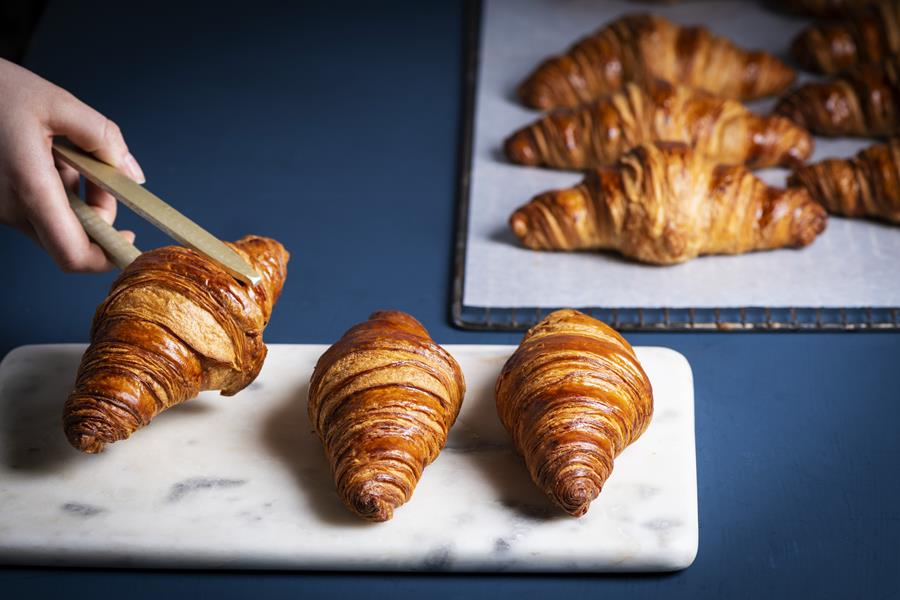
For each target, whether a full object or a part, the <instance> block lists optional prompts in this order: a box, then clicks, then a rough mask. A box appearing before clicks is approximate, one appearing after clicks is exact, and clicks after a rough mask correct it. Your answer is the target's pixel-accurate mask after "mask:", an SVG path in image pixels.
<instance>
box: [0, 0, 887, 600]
mask: <svg viewBox="0 0 900 600" xmlns="http://www.w3.org/2000/svg"><path fill="white" fill-rule="evenodd" d="M462 15H463V10H462V6H461V5H460V4H457V3H452V2H446V3H426V2H378V3H375V2H371V3H367V2H344V1H336V0H332V1H329V2H318V3H304V4H302V5H292V4H289V3H285V4H283V5H278V4H277V3H272V2H268V1H255V2H244V3H240V4H233V5H230V4H227V3H221V4H209V5H208V6H207V5H206V4H204V5H203V6H200V5H192V4H191V3H189V2H181V3H170V4H169V6H168V7H166V8H160V7H158V6H157V3H156V2H146V3H139V2H113V1H111V0H110V1H101V0H96V1H94V2H52V3H51V6H50V7H49V9H48V11H47V13H46V15H45V17H44V19H43V21H42V24H41V26H40V29H39V31H38V34H37V36H36V38H35V40H34V42H33V45H32V47H31V50H30V52H29V55H28V59H27V66H29V67H30V68H32V69H33V70H35V71H37V72H38V73H39V74H41V75H43V76H45V77H47V78H48V79H50V80H52V81H54V82H57V83H59V84H60V85H62V86H64V87H67V88H68V89H70V90H71V91H72V92H74V93H75V94H76V95H78V96H80V97H81V98H83V99H84V100H85V101H87V102H88V103H90V104H92V105H93V106H95V107H97V108H98V109H100V110H101V111H103V112H105V113H106V114H107V115H109V116H110V117H112V118H113V119H114V120H116V121H117V122H118V123H119V124H120V125H121V126H122V129H123V130H124V132H125V134H126V138H127V140H128V142H129V144H130V146H131V148H132V150H133V153H134V154H135V156H136V157H137V158H138V160H139V161H140V162H141V164H142V166H143V168H144V170H145V172H146V173H147V176H148V186H149V188H150V189H151V190H153V191H154V192H156V193H157V194H159V195H161V196H162V197H164V198H166V199H168V200H169V201H171V202H172V203H174V204H175V205H176V206H178V207H180V208H181V209H182V210H183V211H184V212H185V213H187V214H188V215H189V216H190V217H193V218H195V219H196V220H197V221H199V222H200V223H202V224H204V225H205V226H207V227H208V228H209V229H211V230H212V231H213V232H214V233H216V234H217V235H219V236H220V237H222V238H226V239H230V238H237V237H239V236H241V235H243V234H244V233H248V232H253V233H259V234H265V235H271V236H273V237H275V238H278V239H279V240H281V241H282V242H283V243H284V244H285V245H286V246H287V247H288V248H289V249H290V251H291V252H292V253H293V259H292V262H291V265H290V276H289V278H288V283H287V287H286V288H285V292H284V295H283V296H282V299H281V301H280V303H279V305H278V307H277V308H276V310H275V314H274V318H273V319H272V322H271V324H270V326H269V329H268V331H267V332H266V337H267V340H268V341H270V342H331V341H333V340H334V339H336V338H337V337H338V336H339V335H340V334H341V333H342V332H343V331H344V330H345V329H346V328H347V327H348V326H349V325H351V324H352V323H354V322H356V321H359V320H361V319H363V318H365V316H366V315H367V314H368V313H369V312H371V311H372V310H375V309H378V308H383V307H397V308H401V309H404V310H407V311H409V312H411V313H412V314H414V315H415V316H417V317H418V318H419V319H421V320H422V321H423V323H425V325H426V326H427V327H428V328H429V330H430V331H431V332H432V334H433V336H434V337H435V338H436V339H437V340H438V341H440V342H445V343H506V342H515V341H518V337H519V336H518V335H517V334H497V333H494V334H491V333H474V332H464V331H460V330H456V329H453V328H451V326H450V325H449V319H448V314H449V311H448V299H449V291H450V271H451V263H452V245H453V225H454V199H455V190H456V173H457V143H458V134H459V125H460V122H459V117H460V114H459V113H460V102H459V100H460V96H461V66H462V57H463V49H462V26H463V18H462ZM121 223H122V224H124V225H127V226H128V227H130V228H133V229H135V230H136V231H137V232H138V240H137V243H138V245H139V246H141V247H143V248H151V247H154V246H158V245H162V244H164V243H168V242H167V240H165V239H164V238H163V237H162V236H161V235H160V234H158V233H156V232H154V231H153V230H152V229H150V228H149V227H148V226H147V225H146V224H144V223H141V222H139V221H138V220H137V219H136V218H134V216H133V215H131V214H127V211H123V214H122V217H121ZM0 254H2V256H3V258H4V259H5V262H6V265H7V276H6V281H5V282H4V284H5V285H4V290H3V295H2V299H0V308H2V309H3V313H4V314H5V315H6V317H5V318H4V319H3V329H2V335H0V353H5V352H6V351H8V350H9V349H11V348H13V347H15V346H18V345H21V344H28V343H38V342H72V341H86V340H87V334H88V326H89V323H90V319H91V315H92V312H93V309H94V307H95V306H96V304H97V303H99V301H100V300H101V299H102V298H103V296H104V294H105V292H106V289H107V287H108V285H109V283H110V281H111V277H112V275H103V276H87V275H62V274H60V273H58V272H57V271H56V269H55V268H54V267H53V265H52V263H51V261H50V260H49V259H48V258H47V257H46V256H45V255H44V254H43V253H42V252H41V251H40V250H39V249H37V248H36V247H34V246H33V245H32V244H31V243H30V242H28V241H27V240H26V238H25V237H24V236H21V235H19V234H16V233H12V232H10V231H8V230H6V231H2V232H0ZM628 338H629V339H630V340H631V341H632V342H633V343H635V344H645V345H646V344H660V345H666V346H670V347H673V348H675V349H677V350H679V351H680V352H682V353H684V354H685V355H686V356H687V357H688V359H689V360H690V361H691V364H692V365H693V368H694V377H695V385H696V408H697V460H698V474H699V485H700V489H699V492H700V552H699V555H698V557H697V560H696V562H695V563H694V565H693V566H692V567H690V568H688V569H687V570H685V571H683V572H681V573H677V574H670V575H644V576H640V575H634V576H633V575H623V576H571V577H570V576H531V575H523V576H508V575H503V576H499V575H498V576H486V575H478V576H473V575H453V576H449V575H428V576H422V575H404V574H346V573H343V574H342V573H338V574H310V573H260V572H249V573H221V572H212V573H196V572H156V571H105V570H50V569H27V568H16V567H12V568H5V569H0V596H3V597H8V598H18V597H25V596H26V595H27V596H28V597H40V596H49V595H51V594H59V595H62V594H65V596H66V597H68V598H81V597H84V598H96V597H103V596H114V597H120V596H121V597H125V596H127V597H128V598H152V597H192V596H197V595H200V596H203V597H205V596H212V595H213V594H215V595H216V596H219V597H222V598H230V597H238V596H244V595H260V596H261V595H266V594H270V593H271V594H278V595H288V594H290V595H291V596H296V597H299V596H302V595H312V594H316V593H319V594H329V595H334V597H336V598H339V597H344V596H349V595H351V594H363V595H364V596H365V597H386V596H392V597H393V596H403V595H424V594H429V595H430V596H431V597H434V598H442V597H446V598H455V597H459V598H462V597H465V598H478V597H494V596H499V595H511V594H514V595H515V596H517V597H522V598H525V597H542V596H546V595H547V594H549V593H551V592H552V593H555V594H572V595H573V596H575V597H577V596H582V595H585V596H587V595H590V596H591V597H598V598H599V597H602V598H624V597H629V598H650V597H658V596H663V595H664V596H666V597H672V598H702V597H718V598H757V597H779V598H780V597H804V598H805V597H867V598H891V597H900V476H898V474H900V468H898V467H900V436H898V431H897V423H898V422H900V404H898V397H900V394H898V391H897V373H898V359H900V334H896V333H869V334H861V333H853V334H850V333H848V334H830V333H829V334H721V333H714V334H633V335H629V336H628ZM0 509H2V507H0Z"/></svg>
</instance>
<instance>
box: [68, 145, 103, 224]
mask: <svg viewBox="0 0 900 600" xmlns="http://www.w3.org/2000/svg"><path fill="white" fill-rule="evenodd" d="M56 168H57V170H59V177H60V179H62V182H63V186H64V187H65V189H67V190H69V191H71V192H74V193H75V194H77V193H78V183H79V181H80V178H81V177H80V175H79V174H78V171H76V170H75V169H73V168H72V167H70V166H69V165H67V164H66V163H64V162H62V161H60V160H58V159H57V160H56ZM84 183H85V186H84V188H85V198H84V201H85V202H87V203H88V204H90V205H91V206H92V207H93V209H94V210H95V211H97V214H98V215H100V218H101V219H103V220H104V221H106V222H107V223H109V224H110V225H112V224H113V222H114V221H115V220H116V199H115V198H114V197H113V196H112V194H110V193H108V192H106V191H104V190H103V188H101V187H100V186H98V185H95V184H93V183H91V182H90V181H85V182H84Z"/></svg>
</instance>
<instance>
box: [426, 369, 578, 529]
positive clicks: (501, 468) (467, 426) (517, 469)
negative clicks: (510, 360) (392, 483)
mask: <svg viewBox="0 0 900 600" xmlns="http://www.w3.org/2000/svg"><path fill="white" fill-rule="evenodd" d="M464 403H465V410H464V411H463V412H462V413H461V414H460V417H459V419H457V421H456V423H455V424H454V425H453V428H452V429H451V430H450V436H449V439H448V440H447V445H446V446H445V447H444V450H443V452H445V453H461V454H465V455H466V457H467V459H468V462H469V464H470V465H471V468H472V476H473V477H479V478H481V479H482V480H483V481H484V482H485V484H486V485H487V486H489V487H490V488H491V489H492V490H493V495H492V496H491V497H490V498H485V499H482V501H484V502H500V503H501V504H502V505H503V506H505V507H506V508H507V509H509V510H510V511H511V512H512V514H513V515H515V518H517V519H521V520H525V521H551V520H556V519H565V518H570V517H568V516H567V515H566V514H565V513H563V511H562V510H560V509H559V508H557V507H556V506H555V505H554V504H553V503H552V502H551V501H550V499H549V498H547V496H545V495H544V494H543V492H541V490H540V489H538V487H537V486H536V485H535V484H534V482H533V481H532V480H531V476H530V475H529V473H528V469H527V468H526V466H525V461H524V460H523V459H522V457H521V456H519V454H518V453H517V452H516V451H515V448H513V445H512V440H511V439H510V437H509V434H508V433H507V432H506V430H505V429H504V428H503V425H502V424H501V423H500V419H499V417H498V416H497V407H496V404H495V402H494V382H493V380H485V381H484V382H483V384H482V387H481V388H480V389H479V388H475V387H472V388H471V389H469V390H468V392H467V394H466V398H465V400H464ZM438 460H440V457H438ZM426 474H427V471H426Z"/></svg>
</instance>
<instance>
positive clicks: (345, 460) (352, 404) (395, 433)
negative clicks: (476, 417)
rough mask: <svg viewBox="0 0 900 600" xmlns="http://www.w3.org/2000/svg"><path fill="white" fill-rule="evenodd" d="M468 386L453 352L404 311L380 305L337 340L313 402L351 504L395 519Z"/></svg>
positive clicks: (316, 376)
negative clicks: (447, 349)
mask: <svg viewBox="0 0 900 600" xmlns="http://www.w3.org/2000/svg"><path fill="white" fill-rule="evenodd" d="M465 391H466V385H465V380H464V379H463V374H462V371H461V370H460V368H459V365H458V364H457V363H456V361H455V360H454V359H453V357H452V356H450V354H449V353H448V352H447V351H446V350H444V349H443V348H441V347H440V346H438V345H437V344H436V343H435V342H434V341H433V340H432V339H431V337H429V335H428V332H427V331H426V330H425V328H424V327H422V325H421V323H419V322H418V321H416V320H415V319H414V318H412V317H411V316H409V315H408V314H406V313H403V312H399V311H381V312H376V313H374V314H372V316H370V317H369V320H368V321H365V322H363V323H359V324H357V325H354V326H353V327H351V328H350V329H349V330H348V331H347V333H345V334H344V336H343V337H342V338H341V339H340V340H338V341H337V343H335V344H334V345H333V346H331V348H329V349H328V350H327V351H326V352H325V354H323V355H322V356H321V358H319V361H318V363H316V368H315V371H313V376H312V380H311V381H310V387H309V406H308V409H309V419H310V421H311V422H312V425H313V428H314V429H315V430H316V433H317V434H318V436H319V438H320V439H321V440H322V444H323V445H324V447H325V454H326V455H327V456H328V460H329V462H330V463H331V469H332V471H333V473H334V481H335V484H336V485H337V490H338V495H340V497H341V499H342V500H343V501H344V504H346V505H347V508H349V509H350V510H351V511H352V512H354V513H356V514H357V515H359V516H360V517H362V518H364V519H368V520H370V521H387V520H388V519H390V518H391V517H392V516H393V514H394V509H396V508H397V507H398V506H400V505H402V504H404V503H405V502H406V501H407V500H409V498H410V496H412V493H413V490H414V489H415V487H416V484H417V483H418V482H419V478H420V477H421V476H422V470H423V469H424V468H425V467H426V466H428V465H429V464H430V463H431V462H432V461H433V460H434V459H435V458H437V455H438V454H439V453H440V451H441V449H442V448H443V447H444V444H445V443H446V441H447V432H448V431H449V430H450V426H451V425H453V422H454V421H455V420H456V416H457V415H458V414H459V409H460V406H461V405H462V399H463V395H464V394H465Z"/></svg>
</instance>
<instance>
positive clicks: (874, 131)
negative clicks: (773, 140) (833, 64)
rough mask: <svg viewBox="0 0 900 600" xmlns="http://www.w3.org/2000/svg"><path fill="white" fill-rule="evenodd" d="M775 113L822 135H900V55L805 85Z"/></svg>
mask: <svg viewBox="0 0 900 600" xmlns="http://www.w3.org/2000/svg"><path fill="white" fill-rule="evenodd" d="M775 113H776V114H780V115H783V116H785V117H788V118H789V119H791V120H793V121H794V122H795V123H797V124H799V125H801V126H802V127H806V128H807V129H809V130H810V131H812V132H814V133H818V134H821V135H830V136H862V137H867V136H883V135H891V134H894V133H900V56H895V57H894V58H893V59H891V60H887V61H885V62H883V63H880V64H868V65H862V66H859V67H856V68H854V69H852V70H851V71H850V72H848V73H846V74H844V75H842V76H841V77H839V78H837V79H832V80H831V81H826V82H821V83H807V84H805V85H802V86H800V87H799V88H797V89H796V90H794V91H792V92H790V93H789V94H787V95H786V96H784V97H783V98H782V99H781V100H780V101H779V102H778V104H777V105H776V107H775Z"/></svg>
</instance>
